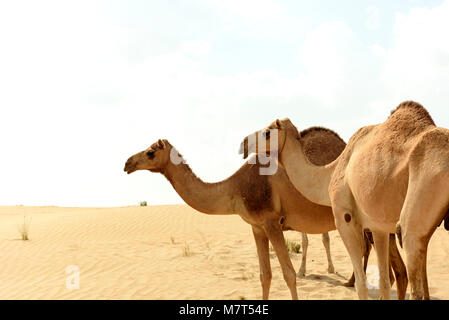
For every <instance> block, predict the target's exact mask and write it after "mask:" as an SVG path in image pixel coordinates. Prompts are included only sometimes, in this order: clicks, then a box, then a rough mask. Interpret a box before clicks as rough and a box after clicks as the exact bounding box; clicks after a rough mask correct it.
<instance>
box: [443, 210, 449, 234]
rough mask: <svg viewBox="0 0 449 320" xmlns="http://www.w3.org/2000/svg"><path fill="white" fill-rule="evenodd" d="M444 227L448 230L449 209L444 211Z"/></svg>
mask: <svg viewBox="0 0 449 320" xmlns="http://www.w3.org/2000/svg"><path fill="white" fill-rule="evenodd" d="M444 229H446V230H447V231H449V210H448V211H447V213H446V216H445V217H444Z"/></svg>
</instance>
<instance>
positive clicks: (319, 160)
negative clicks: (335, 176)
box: [299, 127, 346, 166]
mask: <svg viewBox="0 0 449 320" xmlns="http://www.w3.org/2000/svg"><path fill="white" fill-rule="evenodd" d="M299 137H300V141H301V144H302V146H303V150H304V153H305V155H306V156H307V158H308V159H309V161H310V162H312V163H313V164H315V165H318V166H324V165H326V164H328V163H331V162H332V161H334V160H335V159H337V158H338V156H339V155H340V154H341V153H342V152H343V150H344V149H345V147H346V143H345V142H344V140H343V139H342V138H340V136H339V135H338V134H337V133H335V132H334V131H332V130H330V129H327V128H323V127H311V128H309V129H306V130H303V131H301V132H300V133H299Z"/></svg>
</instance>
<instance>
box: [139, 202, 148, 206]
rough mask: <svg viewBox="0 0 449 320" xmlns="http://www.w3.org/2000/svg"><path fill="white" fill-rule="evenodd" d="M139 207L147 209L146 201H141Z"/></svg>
mask: <svg viewBox="0 0 449 320" xmlns="http://www.w3.org/2000/svg"><path fill="white" fill-rule="evenodd" d="M139 205H140V206H141V207H146V206H147V202H146V201H140V202H139Z"/></svg>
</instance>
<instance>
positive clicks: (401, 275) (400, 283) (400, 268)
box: [390, 234, 408, 300]
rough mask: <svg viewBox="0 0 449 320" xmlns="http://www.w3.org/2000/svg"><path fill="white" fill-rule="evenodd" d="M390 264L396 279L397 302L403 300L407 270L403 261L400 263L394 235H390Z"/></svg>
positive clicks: (400, 259) (405, 290)
mask: <svg viewBox="0 0 449 320" xmlns="http://www.w3.org/2000/svg"><path fill="white" fill-rule="evenodd" d="M390 264H391V267H392V268H393V272H394V275H395V277H396V287H397V293H398V300H404V299H405V294H406V292H407V284H408V278H407V270H406V268H405V264H404V261H402V258H401V254H400V253H399V250H398V247H397V246H396V236H395V235H394V234H390ZM391 277H392V276H391V275H390V279H391ZM390 283H391V281H390ZM391 285H393V283H391Z"/></svg>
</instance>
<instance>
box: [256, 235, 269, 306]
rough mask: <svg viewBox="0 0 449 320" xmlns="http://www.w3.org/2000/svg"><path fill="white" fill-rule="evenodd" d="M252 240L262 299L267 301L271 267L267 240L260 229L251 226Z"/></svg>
mask: <svg viewBox="0 0 449 320" xmlns="http://www.w3.org/2000/svg"><path fill="white" fill-rule="evenodd" d="M253 235H254V240H255V241H256V247H257V255H258V257H259V268H260V283H261V284H262V299H264V300H268V295H269V293H270V285H271V265H270V256H269V249H268V238H267V236H266V234H265V231H264V230H263V229H262V228H259V227H256V226H253Z"/></svg>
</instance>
